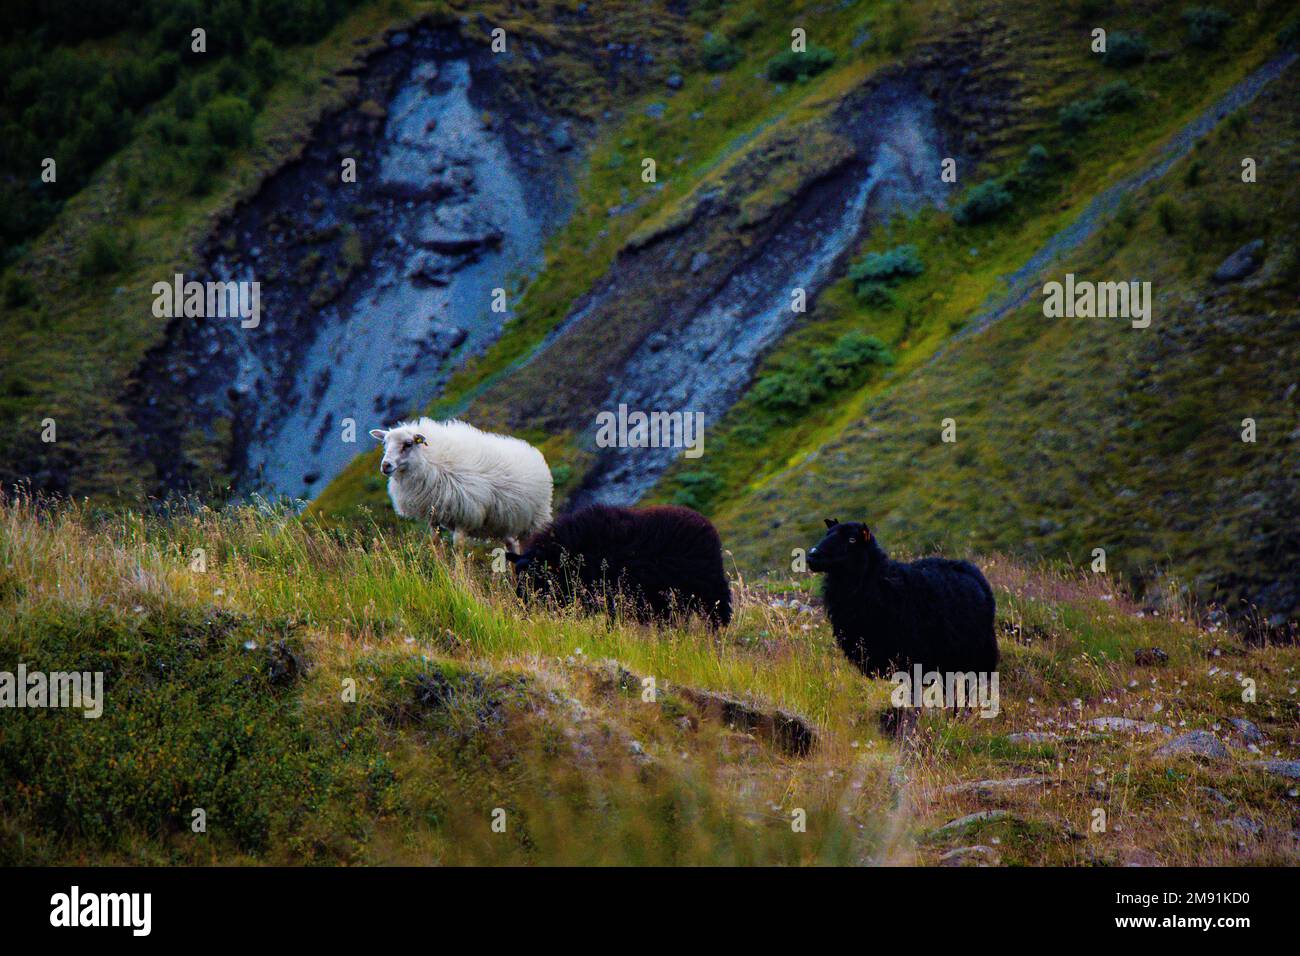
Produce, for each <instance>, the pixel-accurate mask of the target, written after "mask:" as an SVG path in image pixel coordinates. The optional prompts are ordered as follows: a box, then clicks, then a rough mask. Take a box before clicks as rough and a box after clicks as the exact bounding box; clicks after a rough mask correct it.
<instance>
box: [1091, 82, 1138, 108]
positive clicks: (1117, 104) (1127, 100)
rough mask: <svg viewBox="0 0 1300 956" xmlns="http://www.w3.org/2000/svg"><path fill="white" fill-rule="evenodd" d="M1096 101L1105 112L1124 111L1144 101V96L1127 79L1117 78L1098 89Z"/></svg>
mask: <svg viewBox="0 0 1300 956" xmlns="http://www.w3.org/2000/svg"><path fill="white" fill-rule="evenodd" d="M1095 101H1096V103H1097V106H1098V108H1099V109H1100V110H1101V111H1102V112H1103V113H1122V112H1124V111H1126V110H1131V109H1133V108H1134V107H1136V106H1137V105H1138V104H1139V103H1140V102H1142V96H1141V94H1139V93H1138V91H1137V90H1135V89H1134V88H1133V87H1132V85H1131V84H1129V82H1128V81H1127V80H1116V81H1115V82H1114V83H1107V84H1106V85H1105V86H1103V87H1102V88H1101V89H1100V90H1098V91H1097V95H1096V97H1095Z"/></svg>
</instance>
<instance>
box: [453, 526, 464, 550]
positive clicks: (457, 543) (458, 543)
mask: <svg viewBox="0 0 1300 956" xmlns="http://www.w3.org/2000/svg"><path fill="white" fill-rule="evenodd" d="M451 546H452V547H453V548H462V547H464V546H465V532H463V531H461V530H460V529H459V528H452V529H451Z"/></svg>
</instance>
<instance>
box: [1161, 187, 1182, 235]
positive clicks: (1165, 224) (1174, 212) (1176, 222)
mask: <svg viewBox="0 0 1300 956" xmlns="http://www.w3.org/2000/svg"><path fill="white" fill-rule="evenodd" d="M1155 211H1156V222H1158V223H1160V228H1161V229H1163V230H1164V231H1165V235H1167V236H1172V235H1173V234H1174V233H1176V232H1177V231H1178V228H1179V226H1180V225H1181V224H1182V221H1183V211H1182V209H1181V208H1180V207H1179V205H1178V203H1176V202H1175V201H1174V200H1173V199H1171V198H1170V197H1169V196H1161V197H1160V198H1159V199H1157V200H1156V204H1155Z"/></svg>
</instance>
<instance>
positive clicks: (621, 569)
mask: <svg viewBox="0 0 1300 956" xmlns="http://www.w3.org/2000/svg"><path fill="white" fill-rule="evenodd" d="M506 557H507V558H508V559H509V560H510V562H511V563H512V564H513V565H514V567H515V587H516V590H517V591H518V592H519V595H520V597H524V598H528V597H531V596H533V595H536V596H539V597H543V598H550V599H554V600H556V601H558V602H561V603H566V604H567V603H571V602H573V601H574V600H575V599H576V600H577V601H579V602H581V604H582V605H583V606H584V607H585V608H587V609H588V610H599V609H602V608H603V609H604V610H605V611H606V612H607V613H609V614H610V615H611V616H612V615H613V614H614V611H615V609H616V606H617V603H618V599H619V597H620V596H621V598H622V600H623V601H624V602H625V606H626V607H627V608H628V610H629V611H631V613H632V614H633V616H634V617H635V618H636V619H637V620H640V621H643V622H648V621H651V620H654V621H660V622H668V621H669V620H670V619H671V617H672V615H673V613H674V612H677V613H679V614H683V615H684V614H689V613H691V612H695V613H698V614H700V615H701V616H703V617H704V618H705V619H706V620H708V622H709V624H710V625H711V626H713V627H725V626H726V625H727V624H729V623H730V622H731V588H730V586H729V584H728V583H727V575H726V572H724V571H723V569H722V543H721V541H719V539H718V532H717V531H716V530H715V529H714V527H713V525H712V524H710V523H709V519H707V518H705V517H704V516H703V515H701V514H698V513H697V512H694V511H692V510H691V509H689V508H678V507H675V506H671V505H661V506H655V507H649V508H635V509H633V508H616V507H613V506H610V505H592V506H591V507H588V508H583V509H581V510H579V511H576V512H574V513H572V514H567V515H561V516H560V517H559V518H557V519H556V520H555V521H554V522H553V523H552V524H551V525H550V526H549V527H547V528H545V529H544V530H542V531H539V532H538V533H537V534H535V535H533V536H532V537H531V538H529V539H528V541H526V542H525V543H524V550H523V552H522V553H521V554H518V555H514V554H508V555H507V556H506Z"/></svg>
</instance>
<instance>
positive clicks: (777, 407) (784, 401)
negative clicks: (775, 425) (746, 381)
mask: <svg viewBox="0 0 1300 956" xmlns="http://www.w3.org/2000/svg"><path fill="white" fill-rule="evenodd" d="M823 394H824V393H823V392H822V391H821V390H820V389H819V388H818V387H817V383H816V382H814V381H812V380H811V379H810V378H809V377H807V376H806V375H803V374H800V373H799V372H792V371H787V370H782V371H777V372H769V373H768V374H766V375H764V376H762V377H761V378H760V379H759V380H758V381H757V382H755V383H754V389H753V395H754V401H756V402H758V404H759V405H761V406H763V407H764V408H766V409H768V410H769V411H773V412H782V411H797V410H800V409H804V408H807V407H808V406H809V405H811V404H812V403H813V402H814V401H816V400H817V399H819V398H821V397H822V396H823Z"/></svg>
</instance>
